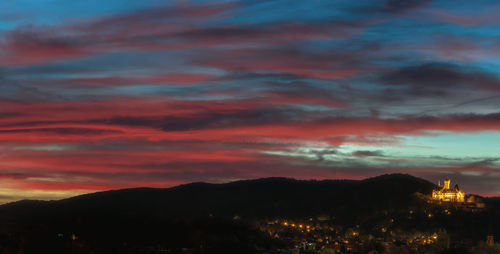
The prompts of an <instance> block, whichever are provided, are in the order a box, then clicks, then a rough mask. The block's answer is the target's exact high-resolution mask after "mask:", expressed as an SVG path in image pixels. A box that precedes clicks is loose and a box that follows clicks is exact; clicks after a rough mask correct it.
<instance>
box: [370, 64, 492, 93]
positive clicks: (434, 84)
mask: <svg viewBox="0 0 500 254" xmlns="http://www.w3.org/2000/svg"><path fill="white" fill-rule="evenodd" d="M380 82H381V83H382V84H386V85H392V86H409V87H411V89H412V91H414V92H417V93H420V94H424V95H425V94H433V93H434V94H436V95H442V94H443V93H446V92H448V91H447V90H455V89H459V88H464V87H466V88H467V87H468V88H475V89H486V90H498V89H500V80H499V79H498V78H497V77H496V76H495V75H492V74H490V73H487V72H480V71H474V70H467V69H465V68H462V67H459V66H457V65H452V64H442V63H428V64H422V65H416V66H410V67H403V68H400V69H398V70H396V71H394V72H391V73H387V74H385V75H383V76H381V77H380Z"/></svg>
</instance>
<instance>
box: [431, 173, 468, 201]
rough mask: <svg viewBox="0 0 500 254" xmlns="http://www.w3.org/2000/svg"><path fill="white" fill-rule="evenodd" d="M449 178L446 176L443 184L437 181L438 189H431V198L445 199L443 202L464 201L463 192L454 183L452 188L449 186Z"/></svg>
mask: <svg viewBox="0 0 500 254" xmlns="http://www.w3.org/2000/svg"><path fill="white" fill-rule="evenodd" d="M450 183H451V181H450V179H448V177H446V180H444V184H443V185H441V183H440V182H439V183H438V189H435V190H433V191H432V199H434V200H439V201H445V202H464V201H465V192H464V191H463V190H461V189H460V188H459V187H458V184H457V185H455V187H454V188H453V189H451V188H450Z"/></svg>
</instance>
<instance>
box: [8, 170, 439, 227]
mask: <svg viewBox="0 0 500 254" xmlns="http://www.w3.org/2000/svg"><path fill="white" fill-rule="evenodd" d="M433 186H434V185H433V184H431V183H429V182H427V181H425V180H422V179H419V178H416V177H412V176H409V175H402V174H392V175H383V176H379V177H374V178H369V179H365V180H362V181H353V180H324V181H313V180H312V181H306V180H294V179H288V178H265V179H257V180H245V181H237V182H231V183H227V184H208V183H191V184H185V185H180V186H177V187H173V188H167V189H154V188H134V189H123V190H114V191H105V192H98V193H92V194H86V195H81V196H76V197H73V198H69V199H64V200H59V201H20V202H14V203H10V204H6V205H2V206H0V222H1V221H2V220H7V221H4V222H5V223H9V222H11V223H12V222H13V218H15V220H14V221H16V220H18V221H19V220H21V221H24V220H28V221H33V220H34V219H37V218H40V219H47V218H50V217H51V216H57V217H58V218H64V217H73V216H84V215H86V216H90V215H100V216H104V215H114V216H117V215H121V216H135V215H155V214H161V216H170V217H177V218H178V217H204V216H208V215H212V216H217V217H231V218H232V217H233V216H235V215H237V216H240V217H243V218H256V217H258V218H262V217H279V216H285V215H286V216H292V217H294V216H296V217H298V216H300V217H303V216H315V215H319V214H328V215H334V216H337V217H339V216H340V217H342V215H343V214H349V215H352V211H356V213H357V214H359V215H363V214H365V213H367V212H368V213H369V212H372V211H374V210H394V209H398V208H404V209H406V208H407V207H408V206H409V205H411V204H412V203H415V202H417V200H416V198H415V195H414V194H415V193H416V192H420V193H424V194H429V193H430V192H431V191H432V188H433ZM7 218H8V219H7Z"/></svg>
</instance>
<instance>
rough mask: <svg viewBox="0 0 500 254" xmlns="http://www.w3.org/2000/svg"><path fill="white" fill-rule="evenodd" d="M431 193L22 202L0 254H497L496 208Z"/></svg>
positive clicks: (254, 191) (145, 191) (271, 192)
mask: <svg viewBox="0 0 500 254" xmlns="http://www.w3.org/2000/svg"><path fill="white" fill-rule="evenodd" d="M434 187H435V186H434V185H433V184H431V183H429V182H427V181H425V180H422V179H419V178H415V177H412V176H408V175H399V174H395V175H384V176H380V177H376V178H370V179H366V180H362V181H343V180H339V181H297V180H292V179H284V178H268V179H259V180H252V181H239V182H234V183H228V184H205V183H193V184H188V185H182V186H178V187H174V188H169V189H150V188H140V189H126V190H119V191H108V192H101V193H94V194H88V195H83V196H78V197H74V198H70V199H65V200H60V201H20V202H15V203H10V204H6V205H3V206H0V253H7V254H9V253H106V254H108V253H243V254H244V253H322V254H324V253H500V248H499V247H498V245H495V244H492V243H491V241H487V237H488V236H489V237H490V240H491V237H493V239H494V237H495V236H496V237H497V238H498V240H500V212H499V209H498V206H499V203H500V202H498V199H479V200H480V201H478V202H484V203H486V205H485V206H484V208H483V207H482V206H474V205H468V206H465V205H462V204H443V203H436V202H432V201H430V200H429V199H428V196H429V194H430V193H431V191H432V189H433V188H434ZM481 200H482V201H481ZM494 240H495V239H494Z"/></svg>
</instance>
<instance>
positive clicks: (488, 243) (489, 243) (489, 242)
mask: <svg viewBox="0 0 500 254" xmlns="http://www.w3.org/2000/svg"><path fill="white" fill-rule="evenodd" d="M486 246H488V247H493V246H495V240H493V235H489V236H487V237H486Z"/></svg>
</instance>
